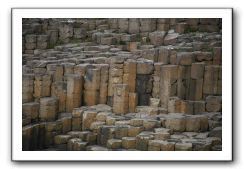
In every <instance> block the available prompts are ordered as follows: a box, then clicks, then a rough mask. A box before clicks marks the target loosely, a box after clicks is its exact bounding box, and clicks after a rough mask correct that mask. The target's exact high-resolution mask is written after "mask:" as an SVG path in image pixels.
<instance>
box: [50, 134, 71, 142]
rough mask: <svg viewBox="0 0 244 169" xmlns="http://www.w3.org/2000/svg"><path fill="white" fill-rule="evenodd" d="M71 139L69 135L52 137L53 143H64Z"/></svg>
mask: <svg viewBox="0 0 244 169" xmlns="http://www.w3.org/2000/svg"><path fill="white" fill-rule="evenodd" d="M69 139H71V136H70V135H57V136H55V137H54V144H66V143H68V140H69Z"/></svg>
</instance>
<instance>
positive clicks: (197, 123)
mask: <svg viewBox="0 0 244 169" xmlns="http://www.w3.org/2000/svg"><path fill="white" fill-rule="evenodd" d="M200 129H201V119H200V118H199V117H198V116H187V117H186V131H188V132H198V131H199V130H200Z"/></svg>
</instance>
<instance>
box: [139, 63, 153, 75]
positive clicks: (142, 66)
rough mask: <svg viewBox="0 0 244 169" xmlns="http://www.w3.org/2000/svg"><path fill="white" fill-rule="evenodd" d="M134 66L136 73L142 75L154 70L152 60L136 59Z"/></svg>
mask: <svg viewBox="0 0 244 169" xmlns="http://www.w3.org/2000/svg"><path fill="white" fill-rule="evenodd" d="M136 68H137V69H136V70H137V71H136V73H137V74H143V75H148V74H152V73H153V70H154V66H153V62H152V61H149V60H147V61H146V60H145V61H138V62H137V66H136Z"/></svg>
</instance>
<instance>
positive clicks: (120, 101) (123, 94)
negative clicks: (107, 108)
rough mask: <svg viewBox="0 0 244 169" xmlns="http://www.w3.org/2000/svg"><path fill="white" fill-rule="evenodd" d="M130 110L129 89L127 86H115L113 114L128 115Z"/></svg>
mask: <svg viewBox="0 0 244 169" xmlns="http://www.w3.org/2000/svg"><path fill="white" fill-rule="evenodd" d="M128 108H129V87H128V85H127V84H116V85H115V86H114V99H113V112H114V113H115V114H126V113H128Z"/></svg>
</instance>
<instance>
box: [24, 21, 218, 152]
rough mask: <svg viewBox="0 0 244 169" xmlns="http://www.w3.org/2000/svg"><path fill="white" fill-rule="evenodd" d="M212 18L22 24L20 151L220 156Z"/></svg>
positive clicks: (215, 33) (215, 35) (214, 23)
mask: <svg viewBox="0 0 244 169" xmlns="http://www.w3.org/2000/svg"><path fill="white" fill-rule="evenodd" d="M221 45H222V35H221V20H219V19H134V18H132V19H77V20H74V19H71V20H61V19H26V20H23V55H22V61H23V71H22V72H23V77H22V79H23V82H22V102H23V106H22V114H23V120H22V124H23V130H22V131H23V133H22V137H23V138H22V149H23V150H45V151H56V150H62V151H64V150H73V151H106V150H119V151H123V150H130V151H136V150H140V151H147V150H148V151H160V150H161V151H174V150H175V151H219V150H222V65H221V64H222V63H221V62H222V61H221V60H222V59H221V57H222V53H221V51H222V47H221Z"/></svg>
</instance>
